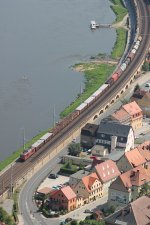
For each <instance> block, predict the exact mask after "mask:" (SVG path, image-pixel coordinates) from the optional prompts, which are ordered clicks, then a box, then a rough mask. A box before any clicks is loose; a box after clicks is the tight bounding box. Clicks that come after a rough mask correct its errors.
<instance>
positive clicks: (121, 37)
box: [111, 28, 127, 59]
mask: <svg viewBox="0 0 150 225" xmlns="http://www.w3.org/2000/svg"><path fill="white" fill-rule="evenodd" d="M116 32H117V39H116V42H115V45H114V47H113V50H112V52H111V57H112V59H120V58H121V56H122V55H123V52H124V50H125V47H126V40H127V30H125V29H124V28H118V29H117V30H116Z"/></svg>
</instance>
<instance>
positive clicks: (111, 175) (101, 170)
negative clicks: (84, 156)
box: [95, 160, 120, 194]
mask: <svg viewBox="0 0 150 225" xmlns="http://www.w3.org/2000/svg"><path fill="white" fill-rule="evenodd" d="M95 172H96V174H97V176H98V178H99V180H100V181H101V183H102V185H103V193H105V194H106V193H108V188H109V186H110V184H111V183H112V182H113V181H114V180H115V179H116V178H117V177H118V176H119V175H120V171H119V170H118V167H117V165H116V163H115V162H113V161H112V160H107V161H105V162H102V163H100V164H97V165H96V166H95Z"/></svg>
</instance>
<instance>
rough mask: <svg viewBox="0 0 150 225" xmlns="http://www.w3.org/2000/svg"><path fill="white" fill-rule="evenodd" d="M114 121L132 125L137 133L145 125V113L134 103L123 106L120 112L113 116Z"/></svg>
mask: <svg viewBox="0 0 150 225" xmlns="http://www.w3.org/2000/svg"><path fill="white" fill-rule="evenodd" d="M112 119H113V120H115V121H118V122H120V123H123V124H129V125H131V126H132V128H133V130H134V131H135V130H137V129H139V128H141V127H142V125H143V112H142V109H141V108H140V107H139V106H138V104H137V103H136V102H135V101H133V102H130V103H128V104H125V105H122V106H121V108H120V110H118V111H116V112H115V113H113V114H112Z"/></svg>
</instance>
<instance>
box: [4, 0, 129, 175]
mask: <svg viewBox="0 0 150 225" xmlns="http://www.w3.org/2000/svg"><path fill="white" fill-rule="evenodd" d="M114 2H116V7H115V10H114V12H115V13H116V18H117V17H118V18H117V19H116V21H118V22H117V24H118V23H119V24H122V25H123V26H125V19H124V14H122V10H121V9H120V8H121V7H123V6H122V4H121V2H122V0H117V1H114V0H113V1H112V3H114ZM117 4H119V6H118V5H117ZM112 9H113V7H112ZM126 12H127V11H126ZM120 13H121V16H120ZM120 20H121V21H120ZM119 21H120V22H119ZM119 35H120V34H119ZM119 35H118V37H117V39H118V40H117V41H116V43H115V45H117V46H118V48H119V46H120V45H121V44H120V41H119V39H120V40H121V42H122V41H123V40H122V37H120V38H119ZM117 43H118V44H117ZM114 55H115V56H116V57H117V54H116V53H114ZM98 61H99V60H98ZM98 61H97V59H95V63H94V62H93V63H91V62H90V64H88V63H86V64H84V65H83V67H84V69H83V70H84V71H85V70H86V72H84V76H85V87H84V90H83V93H82V94H81V93H80V94H79V95H78V96H77V98H76V100H75V101H73V102H72V103H71V105H70V106H68V107H67V108H66V109H65V110H64V111H63V112H62V113H61V115H60V116H61V117H64V116H66V115H68V114H69V113H70V112H72V111H73V110H74V109H75V108H76V107H77V106H78V105H80V103H81V102H82V101H83V100H85V99H86V98H88V97H89V96H90V95H91V93H92V92H94V91H95V90H96V89H97V88H98V87H99V86H100V85H102V84H103V83H104V82H105V81H106V79H107V78H108V76H109V75H110V74H111V72H113V70H114V68H115V60H114V61H113V62H114V63H112V60H111V59H109V60H108V59H107V58H106V59H105V61H106V62H108V66H106V64H107V63H106V62H102V61H99V62H100V63H98ZM109 62H110V63H109ZM116 62H118V61H117V60H116ZM99 64H101V65H99ZM78 66H79V65H78ZM76 68H77V67H76ZM82 72H83V71H82ZM97 75H98V76H97ZM99 75H100V77H99ZM46 132H47V131H43V132H42V133H40V134H38V135H36V136H35V137H33V139H32V140H30V141H29V142H27V143H26V144H25V148H28V147H30V146H31V145H32V144H33V143H34V142H35V141H37V140H38V139H39V138H40V137H42V135H43V134H45V133H46ZM22 151H23V147H22V148H19V149H18V150H17V151H14V152H13V154H12V155H10V156H9V157H7V158H6V159H5V160H3V161H2V162H0V174H1V173H3V171H5V170H6V169H8V168H10V167H11V164H14V163H15V161H16V159H17V158H18V157H19V155H20V154H21V152H22Z"/></svg>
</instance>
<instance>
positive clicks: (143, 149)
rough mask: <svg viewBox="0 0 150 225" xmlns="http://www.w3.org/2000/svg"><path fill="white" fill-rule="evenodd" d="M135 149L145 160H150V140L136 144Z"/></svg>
mask: <svg viewBox="0 0 150 225" xmlns="http://www.w3.org/2000/svg"><path fill="white" fill-rule="evenodd" d="M137 149H138V150H139V152H140V154H141V155H142V156H143V157H144V158H145V159H146V160H147V162H149V161H150V141H145V142H144V143H143V144H141V145H138V146H137Z"/></svg>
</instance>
